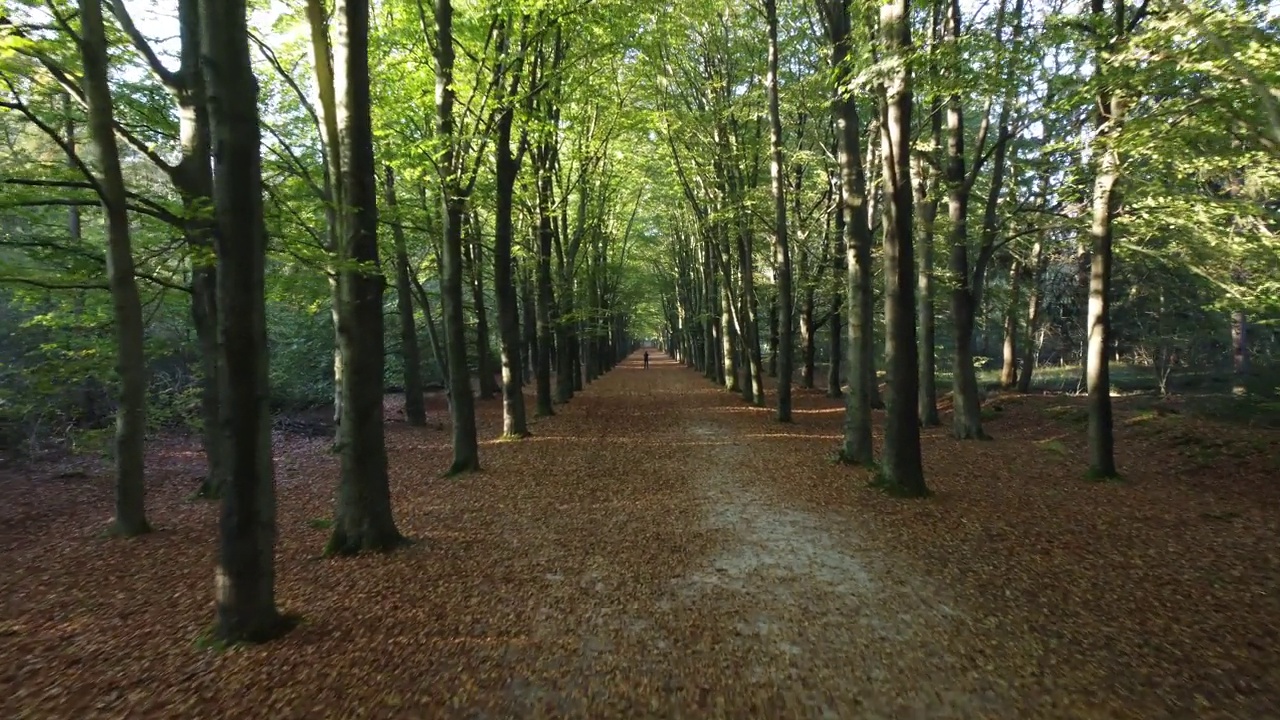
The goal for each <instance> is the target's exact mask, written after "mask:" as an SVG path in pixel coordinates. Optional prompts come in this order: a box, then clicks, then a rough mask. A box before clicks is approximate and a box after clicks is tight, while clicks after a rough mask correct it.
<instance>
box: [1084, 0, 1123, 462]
mask: <svg viewBox="0 0 1280 720" xmlns="http://www.w3.org/2000/svg"><path fill="white" fill-rule="evenodd" d="M1114 2H1115V13H1114V15H1113V16H1112V17H1111V18H1107V16H1106V0H1092V2H1091V9H1092V12H1093V15H1094V16H1095V17H1096V18H1098V20H1099V21H1105V20H1110V21H1111V22H1112V23H1113V25H1112V32H1113V33H1114V35H1112V36H1111V38H1110V39H1109V40H1107V41H1105V42H1102V43H1100V47H1099V50H1098V53H1097V58H1096V59H1097V68H1098V72H1099V73H1102V74H1104V77H1103V78H1102V80H1103V82H1102V83H1101V84H1100V87H1101V89H1100V90H1099V92H1098V103H1097V108H1098V113H1097V128H1098V131H1097V134H1096V136H1095V141H1094V142H1095V148H1096V151H1097V157H1098V161H1097V163H1098V174H1097V179H1096V180H1095V182H1094V186H1093V225H1092V227H1091V229H1090V232H1089V235H1090V240H1091V248H1090V249H1091V252H1090V255H1091V256H1092V258H1091V262H1090V269H1089V315H1088V323H1087V326H1086V327H1087V328H1088V330H1087V331H1088V338H1089V344H1088V357H1087V361H1086V363H1085V374H1086V378H1085V379H1086V385H1087V388H1088V397H1089V428H1088V436H1089V475H1090V476H1091V477H1094V478H1099V479H1102V478H1110V477H1115V476H1116V475H1117V472H1116V459H1115V436H1114V433H1113V426H1112V417H1111V367H1110V358H1109V357H1108V352H1107V351H1108V350H1109V349H1110V347H1111V298H1110V295H1111V272H1112V270H1111V268H1112V265H1111V246H1112V242H1113V240H1114V237H1115V227H1114V224H1113V221H1114V219H1115V214H1116V208H1117V207H1118V206H1119V203H1120V193H1119V190H1117V188H1116V185H1117V183H1118V182H1119V180H1120V151H1119V149H1118V148H1116V142H1117V140H1118V137H1117V136H1118V135H1119V133H1120V128H1121V126H1122V124H1123V122H1124V101H1123V100H1122V99H1121V95H1120V93H1119V92H1118V91H1117V90H1116V89H1115V88H1113V87H1110V81H1109V80H1108V79H1107V78H1106V77H1105V75H1109V74H1110V73H1109V72H1108V71H1107V67H1108V64H1109V63H1110V62H1111V60H1110V55H1111V52H1112V50H1113V49H1114V43H1117V42H1119V41H1120V38H1121V36H1122V35H1123V33H1124V32H1125V26H1126V23H1127V20H1126V19H1125V12H1124V0H1114Z"/></svg>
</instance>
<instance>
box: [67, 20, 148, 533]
mask: <svg viewBox="0 0 1280 720" xmlns="http://www.w3.org/2000/svg"><path fill="white" fill-rule="evenodd" d="M80 23H81V28H82V30H81V32H82V34H83V37H82V38H81V42H80V49H81V55H82V58H83V62H84V89H85V95H86V97H87V99H88V101H89V136H90V137H91V138H92V139H93V144H94V146H95V147H96V148H97V150H98V166H99V167H100V168H101V172H102V177H101V179H100V180H99V182H98V194H99V198H100V199H101V200H102V209H103V212H104V214H105V215H106V223H107V280H108V284H109V285H110V288H111V310H112V319H113V320H114V321H115V330H116V375H117V376H118V378H119V381H120V396H119V397H120V400H119V406H118V408H117V410H116V438H115V464H116V515H115V519H114V520H113V521H112V526H111V531H112V532H113V533H114V534H117V535H121V536H124V537H133V536H135V535H141V534H143V533H147V532H150V531H151V526H150V525H149V524H148V523H147V514H146V506H145V500H146V479H145V468H144V461H143V442H144V441H145V439H146V432H147V364H146V358H145V356H144V353H143V346H144V328H143V321H142V301H141V300H140V298H139V295H138V283H137V280H136V279H135V278H134V276H133V246H132V242H131V240H130V237H129V210H128V206H127V202H126V197H125V186H124V173H123V172H122V170H121V169H120V150H119V147H118V146H117V144H116V136H115V112H114V108H113V107H112V104H111V85H110V83H109V80H108V79H107V37H106V29H105V26H104V24H103V20H102V2H101V0H80Z"/></svg>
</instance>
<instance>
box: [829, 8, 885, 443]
mask: <svg viewBox="0 0 1280 720" xmlns="http://www.w3.org/2000/svg"><path fill="white" fill-rule="evenodd" d="M821 9H822V13H823V23H824V26H825V27H826V32H827V37H828V39H829V40H830V42H831V66H832V68H833V69H834V70H835V84H834V88H833V99H832V107H833V111H834V116H835V124H836V132H837V137H838V139H839V154H838V163H839V168H840V170H839V172H840V204H841V213H842V215H843V219H842V224H843V245H844V247H845V269H846V272H847V283H846V284H847V288H848V290H847V292H848V302H847V303H846V312H847V313H848V316H847V317H848V337H849V345H848V353H849V363H848V365H849V368H848V371H847V374H848V378H849V392H848V393H847V394H846V395H845V422H844V442H843V443H842V445H841V447H840V458H841V460H843V461H844V462H847V463H852V464H857V465H870V464H871V463H872V461H873V459H874V458H873V456H872V446H871V387H870V386H871V384H872V367H873V362H874V360H873V341H874V323H873V320H872V298H871V279H872V268H871V227H870V226H869V225H868V212H867V181H866V175H865V173H864V172H863V168H862V150H861V134H862V131H861V128H860V121H859V117H858V107H857V104H856V101H855V99H854V98H853V97H852V96H851V95H850V94H849V93H850V92H851V85H852V82H851V81H852V80H853V78H854V77H855V71H856V69H855V67H854V66H853V62H854V58H855V52H854V32H853V24H852V18H851V16H850V10H849V0H828V1H827V2H825V3H823V5H822V7H821ZM833 316H834V314H833ZM833 332H834V326H833Z"/></svg>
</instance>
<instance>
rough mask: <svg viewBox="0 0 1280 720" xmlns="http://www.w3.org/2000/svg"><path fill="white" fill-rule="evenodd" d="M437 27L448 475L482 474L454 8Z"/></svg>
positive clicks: (439, 6) (441, 15)
mask: <svg viewBox="0 0 1280 720" xmlns="http://www.w3.org/2000/svg"><path fill="white" fill-rule="evenodd" d="M435 21H436V44H435V60H436V135H437V137H439V138H440V139H441V140H442V141H443V142H444V150H443V152H442V153H441V158H440V161H439V167H440V168H441V170H442V172H443V173H444V174H445V177H443V178H441V188H442V191H443V193H442V194H443V196H444V197H443V204H444V208H443V209H444V213H443V218H444V248H443V252H442V253H441V254H442V268H441V269H442V270H443V272H442V273H441V292H440V296H441V298H440V299H441V303H442V304H443V305H444V333H445V352H446V354H447V357H448V363H449V397H450V404H449V414H450V416H451V419H452V420H453V463H452V464H451V465H450V466H449V470H448V474H449V475H457V474H459V473H465V472H474V471H477V470H479V469H480V443H479V440H478V438H477V436H476V406H475V398H474V397H473V396H472V394H471V370H470V368H469V367H468V366H467V335H466V322H465V318H464V317H463V307H462V306H463V303H462V223H463V220H464V218H465V214H466V198H465V197H463V190H464V188H463V187H462V179H461V177H460V176H461V172H462V171H461V169H460V168H459V167H458V161H459V158H458V148H457V144H458V139H457V138H456V137H454V132H455V130H454V117H453V113H454V103H455V101H456V98H457V95H456V89H455V87H454V78H453V69H454V68H453V65H454V57H455V52H454V47H453V41H454V38H453V4H452V3H451V2H450V0H435Z"/></svg>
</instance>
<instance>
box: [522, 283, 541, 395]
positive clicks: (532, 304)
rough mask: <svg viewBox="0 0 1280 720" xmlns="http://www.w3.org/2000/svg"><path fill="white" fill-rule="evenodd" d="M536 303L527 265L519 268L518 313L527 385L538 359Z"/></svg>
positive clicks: (524, 377) (524, 375) (524, 376)
mask: <svg viewBox="0 0 1280 720" xmlns="http://www.w3.org/2000/svg"><path fill="white" fill-rule="evenodd" d="M537 304H538V303H537V301H536V300H534V292H533V273H531V272H530V271H529V267H528V265H521V267H520V312H521V315H522V317H523V319H522V321H521V332H522V333H523V336H522V338H521V343H522V346H523V348H524V349H523V352H522V354H523V356H524V374H523V379H524V381H525V382H526V383H527V382H529V381H530V380H531V379H533V376H534V363H535V361H536V360H537V357H538V311H537Z"/></svg>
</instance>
